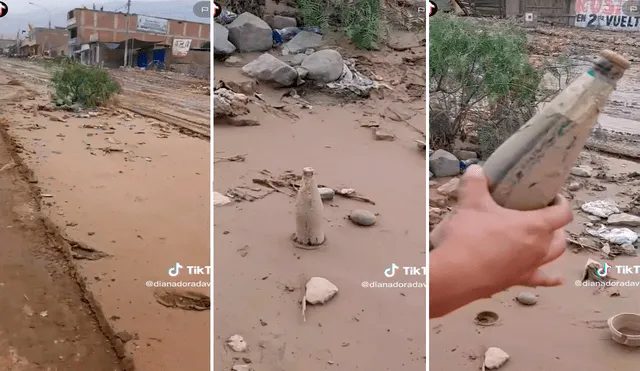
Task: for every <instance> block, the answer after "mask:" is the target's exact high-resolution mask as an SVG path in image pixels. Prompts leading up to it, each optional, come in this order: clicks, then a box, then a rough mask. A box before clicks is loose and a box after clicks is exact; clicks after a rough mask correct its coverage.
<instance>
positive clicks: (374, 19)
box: [297, 0, 383, 49]
mask: <svg viewBox="0 0 640 371" xmlns="http://www.w3.org/2000/svg"><path fill="white" fill-rule="evenodd" d="M297 3H298V10H299V11H300V18H301V19H302V23H303V25H304V26H305V27H318V28H320V29H322V30H325V31H326V29H327V27H328V26H334V27H337V28H339V29H341V30H343V31H344V32H345V33H346V35H347V37H348V38H349V39H350V40H351V41H353V43H354V44H355V45H356V46H357V47H358V48H361V49H374V48H376V46H377V45H376V44H377V42H378V41H379V39H380V34H381V27H380V25H381V19H382V16H383V14H382V5H381V3H380V0H331V1H329V0H297Z"/></svg>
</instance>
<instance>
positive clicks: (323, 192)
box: [318, 187, 336, 201]
mask: <svg viewBox="0 0 640 371" xmlns="http://www.w3.org/2000/svg"><path fill="white" fill-rule="evenodd" d="M318 192H320V198H321V199H322V200H324V201H331V200H333V197H334V196H335V195H336V192H335V191H334V190H333V189H331V188H328V187H320V188H318Z"/></svg>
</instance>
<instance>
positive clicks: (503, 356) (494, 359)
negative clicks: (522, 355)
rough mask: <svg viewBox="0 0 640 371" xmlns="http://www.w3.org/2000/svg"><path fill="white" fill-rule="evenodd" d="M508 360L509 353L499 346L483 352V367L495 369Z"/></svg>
mask: <svg viewBox="0 0 640 371" xmlns="http://www.w3.org/2000/svg"><path fill="white" fill-rule="evenodd" d="M508 360H509V355H508V354H507V353H506V352H505V351H504V350H502V349H500V348H495V347H491V348H489V349H487V352H486V353H485V354H484V367H485V368H486V369H488V370H495V369H498V368H500V367H502V366H503V365H504V364H505V363H506V362H507V361H508Z"/></svg>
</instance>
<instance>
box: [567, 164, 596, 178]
mask: <svg viewBox="0 0 640 371" xmlns="http://www.w3.org/2000/svg"><path fill="white" fill-rule="evenodd" d="M571 175H575V176H579V177H583V178H589V177H591V175H593V168H591V167H590V166H586V165H580V166H575V167H572V168H571Z"/></svg>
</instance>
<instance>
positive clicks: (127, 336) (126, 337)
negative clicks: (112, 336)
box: [116, 331, 134, 343]
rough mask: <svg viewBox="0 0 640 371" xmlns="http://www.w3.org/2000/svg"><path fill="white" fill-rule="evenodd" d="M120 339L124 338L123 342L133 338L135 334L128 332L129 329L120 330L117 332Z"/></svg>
mask: <svg viewBox="0 0 640 371" xmlns="http://www.w3.org/2000/svg"><path fill="white" fill-rule="evenodd" d="M116 336H117V337H118V339H120V340H122V342H123V343H126V342H128V341H131V340H133V338H134V336H133V335H131V334H130V333H128V332H127V331H120V332H118V333H117V334H116Z"/></svg>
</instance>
